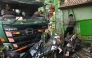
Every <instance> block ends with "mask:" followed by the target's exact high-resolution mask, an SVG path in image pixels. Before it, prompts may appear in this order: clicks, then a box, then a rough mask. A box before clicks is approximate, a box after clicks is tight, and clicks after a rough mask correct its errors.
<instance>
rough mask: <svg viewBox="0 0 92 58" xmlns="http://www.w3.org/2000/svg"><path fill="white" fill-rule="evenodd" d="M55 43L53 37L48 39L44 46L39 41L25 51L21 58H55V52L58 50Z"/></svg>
mask: <svg viewBox="0 0 92 58" xmlns="http://www.w3.org/2000/svg"><path fill="white" fill-rule="evenodd" d="M56 43H57V42H56V39H55V38H54V37H50V39H49V40H48V42H47V43H46V44H44V42H43V41H42V40H40V41H39V42H38V43H36V44H35V45H34V46H33V47H31V48H30V49H29V51H27V52H26V53H25V55H23V56H22V57H21V58H26V57H29V58H43V57H44V58H49V57H50V58H57V56H56V52H55V51H56V50H57V49H58V45H57V44H56Z"/></svg>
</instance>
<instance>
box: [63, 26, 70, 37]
mask: <svg viewBox="0 0 92 58" xmlns="http://www.w3.org/2000/svg"><path fill="white" fill-rule="evenodd" d="M68 32H69V27H67V28H66V30H65V32H64V38H66V36H67V33H68Z"/></svg>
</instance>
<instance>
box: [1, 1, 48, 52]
mask: <svg viewBox="0 0 92 58" xmlns="http://www.w3.org/2000/svg"><path fill="white" fill-rule="evenodd" d="M7 6H9V8H10V9H11V10H9V11H12V12H13V14H10V13H7V14H5V13H4V14H3V12H2V10H5V11H6V7H7ZM39 7H44V8H45V6H44V3H43V2H41V1H36V0H0V11H1V13H0V42H1V43H2V45H3V46H4V47H5V48H6V50H11V51H13V50H18V49H19V48H21V47H22V48H21V49H19V50H18V52H19V53H21V52H24V51H26V50H27V49H28V47H27V46H26V45H28V44H30V46H32V45H33V44H35V43H37V42H38V41H40V38H41V35H42V33H43V32H45V29H47V28H48V23H49V21H48V20H47V19H46V14H45V10H44V11H43V15H44V16H33V15H34V14H35V12H37V11H38V8H39ZM36 14H37V13H36Z"/></svg>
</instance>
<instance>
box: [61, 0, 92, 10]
mask: <svg viewBox="0 0 92 58" xmlns="http://www.w3.org/2000/svg"><path fill="white" fill-rule="evenodd" d="M86 3H92V0H67V2H65V3H64V4H62V5H61V7H60V8H63V7H69V6H75V5H80V4H86Z"/></svg>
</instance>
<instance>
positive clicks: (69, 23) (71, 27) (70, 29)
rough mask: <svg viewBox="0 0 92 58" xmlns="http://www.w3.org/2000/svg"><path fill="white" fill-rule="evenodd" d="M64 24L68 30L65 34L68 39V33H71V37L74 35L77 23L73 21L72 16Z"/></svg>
mask: <svg viewBox="0 0 92 58" xmlns="http://www.w3.org/2000/svg"><path fill="white" fill-rule="evenodd" d="M63 23H64V24H66V25H67V28H66V30H65V32H64V38H66V36H67V33H69V35H71V34H73V30H74V26H75V21H74V19H73V15H72V14H70V15H69V19H68V21H67V22H63Z"/></svg>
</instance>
